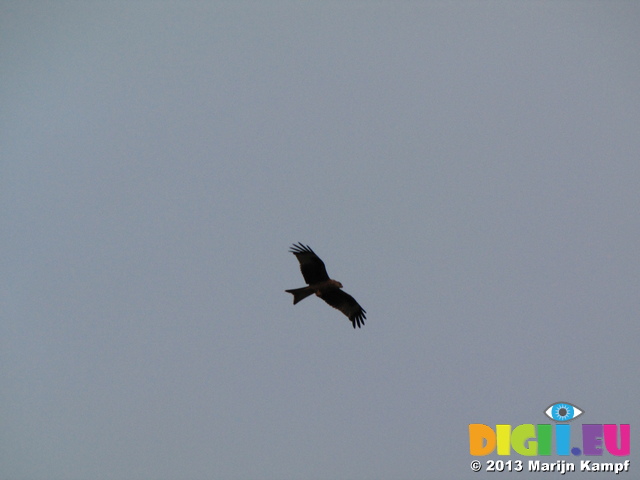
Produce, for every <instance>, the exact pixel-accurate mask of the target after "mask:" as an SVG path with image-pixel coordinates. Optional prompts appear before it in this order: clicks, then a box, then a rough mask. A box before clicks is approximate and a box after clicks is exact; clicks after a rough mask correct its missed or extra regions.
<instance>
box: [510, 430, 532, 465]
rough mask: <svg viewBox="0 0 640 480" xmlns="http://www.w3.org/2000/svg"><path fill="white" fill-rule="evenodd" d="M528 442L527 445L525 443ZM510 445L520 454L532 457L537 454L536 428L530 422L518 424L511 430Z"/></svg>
mask: <svg viewBox="0 0 640 480" xmlns="http://www.w3.org/2000/svg"><path fill="white" fill-rule="evenodd" d="M526 443H529V445H528V446H526V445H525V444H526ZM511 446H512V447H513V449H514V450H515V451H516V452H518V453H519V454H520V455H526V456H528V457H532V456H534V455H537V454H538V442H536V430H535V428H534V427H533V425H531V424H530V423H524V424H522V425H518V426H517V427H516V428H514V429H513V432H511Z"/></svg>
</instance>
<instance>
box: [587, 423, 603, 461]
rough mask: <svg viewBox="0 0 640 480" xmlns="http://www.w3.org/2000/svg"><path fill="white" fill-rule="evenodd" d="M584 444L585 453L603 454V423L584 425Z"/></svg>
mask: <svg viewBox="0 0 640 480" xmlns="http://www.w3.org/2000/svg"><path fill="white" fill-rule="evenodd" d="M582 446H583V450H582V451H583V453H584V454H585V455H602V425H600V424H584V425H582Z"/></svg>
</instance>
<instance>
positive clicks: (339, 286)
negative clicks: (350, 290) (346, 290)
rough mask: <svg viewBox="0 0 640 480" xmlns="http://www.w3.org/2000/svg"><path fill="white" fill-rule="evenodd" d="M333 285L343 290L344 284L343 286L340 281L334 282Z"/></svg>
mask: <svg viewBox="0 0 640 480" xmlns="http://www.w3.org/2000/svg"><path fill="white" fill-rule="evenodd" d="M333 284H334V285H335V286H336V287H338V288H342V284H341V283H340V282H339V281H337V280H334V281H333Z"/></svg>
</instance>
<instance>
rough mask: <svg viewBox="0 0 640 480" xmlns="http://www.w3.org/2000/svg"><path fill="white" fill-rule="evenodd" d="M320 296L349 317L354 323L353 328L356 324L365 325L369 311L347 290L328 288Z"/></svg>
mask: <svg viewBox="0 0 640 480" xmlns="http://www.w3.org/2000/svg"><path fill="white" fill-rule="evenodd" d="M320 298H322V299H323V300H324V301H325V302H327V303H328V304H329V305H331V306H332V307H333V308H337V309H338V310H340V311H341V312H342V313H344V314H345V315H346V316H347V317H349V320H351V323H353V328H356V325H357V326H358V328H360V327H361V326H362V325H364V320H365V319H366V318H367V316H366V315H365V314H366V313H367V312H365V310H364V308H362V307H361V306H360V305H359V304H358V302H356V299H355V298H353V297H352V296H351V295H349V294H348V293H347V292H344V291H342V290H340V289H338V288H328V289H325V290H323V291H322V292H321V295H320Z"/></svg>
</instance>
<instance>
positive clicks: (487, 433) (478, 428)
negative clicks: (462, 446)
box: [469, 423, 496, 456]
mask: <svg viewBox="0 0 640 480" xmlns="http://www.w3.org/2000/svg"><path fill="white" fill-rule="evenodd" d="M484 441H486V443H485V444H484V446H483V443H484ZM494 448H496V434H495V432H494V431H493V429H492V428H491V427H488V426H487V425H484V424H482V423H472V424H470V425H469V451H470V453H471V455H475V456H481V455H489V454H490V453H491V452H493V449H494Z"/></svg>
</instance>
